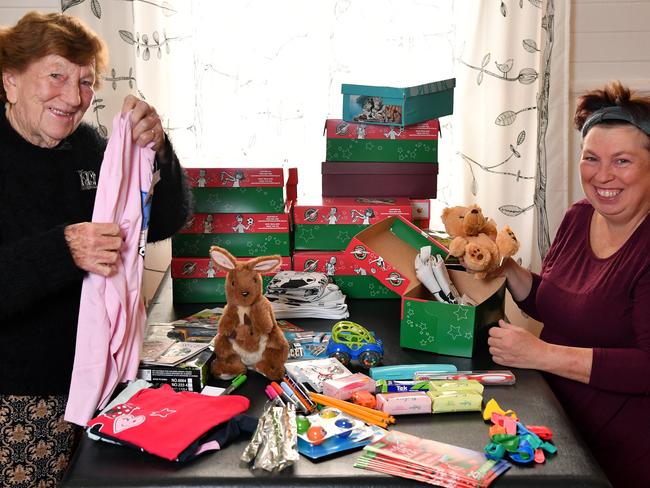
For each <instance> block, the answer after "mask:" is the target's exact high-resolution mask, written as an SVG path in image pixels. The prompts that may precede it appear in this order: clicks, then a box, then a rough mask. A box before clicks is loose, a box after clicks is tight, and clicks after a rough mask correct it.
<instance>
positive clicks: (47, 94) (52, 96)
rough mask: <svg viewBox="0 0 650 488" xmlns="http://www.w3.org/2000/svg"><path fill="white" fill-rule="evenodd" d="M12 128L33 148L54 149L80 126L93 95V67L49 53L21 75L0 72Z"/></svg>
mask: <svg viewBox="0 0 650 488" xmlns="http://www.w3.org/2000/svg"><path fill="white" fill-rule="evenodd" d="M2 78H3V83H4V87H5V90H6V92H7V99H8V100H9V102H10V104H11V105H10V109H9V111H8V114H7V116H8V118H9V120H10V122H11V125H12V126H13V127H14V129H15V130H16V131H17V132H18V133H19V134H20V135H21V136H23V137H24V138H25V139H27V140H28V141H29V142H31V143H32V144H34V145H37V146H42V147H54V146H56V145H57V144H58V143H59V142H60V141H61V140H62V139H65V138H66V137H67V136H69V135H70V134H71V133H72V132H73V131H74V130H75V129H76V128H77V127H78V126H79V124H80V123H81V119H82V118H83V116H84V114H85V113H86V110H88V107H89V106H90V103H91V102H92V99H93V96H94V89H93V84H94V82H95V68H94V66H93V65H92V64H90V65H87V66H79V65H77V64H75V63H73V62H71V61H68V60H67V59H66V58H64V57H62V56H59V55H56V54H50V55H47V56H44V57H43V58H40V59H38V60H36V61H34V62H33V63H32V64H30V65H29V67H28V68H27V69H26V70H25V71H24V72H22V73H16V72H7V73H3V77H2Z"/></svg>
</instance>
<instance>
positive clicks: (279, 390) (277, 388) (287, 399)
mask: <svg viewBox="0 0 650 488" xmlns="http://www.w3.org/2000/svg"><path fill="white" fill-rule="evenodd" d="M271 387H273V389H274V390H275V391H276V392H277V394H278V395H279V396H280V398H282V400H284V403H286V404H287V405H289V404H291V405H293V406H294V407H298V405H296V401H295V400H293V399H292V398H290V397H289V396H288V395H287V394H286V393H285V392H284V390H283V389H282V387H281V386H280V385H278V384H277V383H276V382H275V381H272V382H271Z"/></svg>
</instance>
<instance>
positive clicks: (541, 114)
mask: <svg viewBox="0 0 650 488" xmlns="http://www.w3.org/2000/svg"><path fill="white" fill-rule="evenodd" d="M464 5H465V8H464V9H463V11H462V12H460V11H459V12H458V13H459V15H458V20H457V24H458V33H459V37H458V38H459V51H458V62H457V66H456V69H457V79H458V88H457V93H456V101H457V104H456V111H455V115H456V117H455V118H456V124H455V129H456V137H457V140H458V156H459V164H462V165H463V167H464V170H465V178H464V184H463V202H464V203H477V204H479V205H480V206H481V207H482V209H483V211H484V213H485V214H486V215H488V216H491V217H493V218H494V219H495V220H496V222H497V224H498V226H499V227H500V228H501V227H502V226H503V225H505V224H508V225H510V226H511V227H512V228H513V230H514V231H515V233H516V234H517V235H518V236H519V238H520V241H521V242H522V248H521V250H520V251H519V253H518V256H519V258H520V259H521V261H522V263H523V264H524V265H525V266H529V267H531V268H532V269H535V270H537V269H539V265H540V262H541V259H542V258H543V256H544V255H545V254H546V252H547V250H548V247H549V245H550V242H551V241H552V239H553V235H554V233H555V230H556V229H557V226H558V224H559V222H560V220H561V218H562V215H563V214H564V211H565V210H566V208H567V206H568V188H567V185H568V179H567V176H566V175H567V170H568V164H569V163H570V161H569V159H568V134H569V122H570V120H569V119H570V116H569V114H568V102H567V96H568V92H569V89H568V82H569V80H568V75H567V73H568V52H569V46H568V39H569V37H568V36H569V30H568V21H569V12H570V2H564V1H556V0H547V1H544V2H542V1H541V0H502V1H501V2H500V3H499V2H487V1H480V2H465V3H464Z"/></svg>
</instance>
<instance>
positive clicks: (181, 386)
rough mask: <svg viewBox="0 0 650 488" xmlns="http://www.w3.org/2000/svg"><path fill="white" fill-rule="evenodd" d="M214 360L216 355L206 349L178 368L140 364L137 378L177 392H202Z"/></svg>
mask: <svg viewBox="0 0 650 488" xmlns="http://www.w3.org/2000/svg"><path fill="white" fill-rule="evenodd" d="M213 358H214V353H213V352H212V351H211V350H210V349H206V350H205V351H202V352H200V353H199V354H197V355H196V356H194V357H193V358H192V359H190V360H189V361H185V362H184V363H181V364H179V365H177V366H159V365H155V364H140V367H139V368H138V375H137V376H138V378H141V379H143V380H146V381H148V382H150V383H153V384H154V385H155V386H160V385H163V384H168V385H170V386H171V387H172V388H173V389H174V390H176V391H194V392H200V391H201V390H202V389H203V387H204V386H205V385H206V383H207V382H208V378H209V375H210V363H211V362H212V360H213Z"/></svg>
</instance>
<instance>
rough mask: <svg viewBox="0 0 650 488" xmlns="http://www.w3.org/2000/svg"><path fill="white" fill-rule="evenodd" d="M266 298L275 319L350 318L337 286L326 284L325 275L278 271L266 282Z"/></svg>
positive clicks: (343, 296)
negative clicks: (271, 307)
mask: <svg viewBox="0 0 650 488" xmlns="http://www.w3.org/2000/svg"><path fill="white" fill-rule="evenodd" d="M266 298H268V299H269V301H270V302H271V305H272V306H273V311H274V312H275V317H276V318H278V319H283V318H296V317H310V318H321V319H345V318H348V317H349V316H350V314H349V313H348V306H347V304H346V303H345V295H344V294H343V292H341V290H340V289H339V287H338V286H337V285H335V284H334V283H330V282H329V280H328V278H327V275H326V274H325V273H316V272H308V271H281V272H279V273H277V274H276V275H275V276H274V277H273V279H272V280H271V281H270V282H269V284H268V287H267V290H266Z"/></svg>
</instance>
